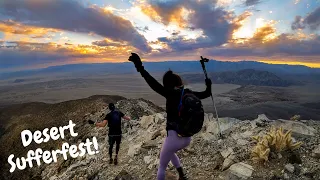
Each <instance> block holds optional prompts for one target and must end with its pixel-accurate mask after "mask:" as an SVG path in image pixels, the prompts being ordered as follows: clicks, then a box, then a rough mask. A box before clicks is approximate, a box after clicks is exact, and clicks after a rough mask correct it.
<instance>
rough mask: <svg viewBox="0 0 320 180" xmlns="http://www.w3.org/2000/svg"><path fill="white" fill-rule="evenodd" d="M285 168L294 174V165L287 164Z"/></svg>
mask: <svg viewBox="0 0 320 180" xmlns="http://www.w3.org/2000/svg"><path fill="white" fill-rule="evenodd" d="M284 168H285V169H286V170H287V171H288V172H290V173H293V172H294V166H293V165H292V164H286V165H285V166H284Z"/></svg>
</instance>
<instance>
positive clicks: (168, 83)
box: [163, 69, 183, 88]
mask: <svg viewBox="0 0 320 180" xmlns="http://www.w3.org/2000/svg"><path fill="white" fill-rule="evenodd" d="M182 85H183V82H182V80H181V77H180V76H179V75H177V74H174V73H173V72H172V71H171V70H170V69H169V70H168V71H167V72H166V73H165V74H164V75H163V86H164V87H165V88H174V87H179V86H182Z"/></svg>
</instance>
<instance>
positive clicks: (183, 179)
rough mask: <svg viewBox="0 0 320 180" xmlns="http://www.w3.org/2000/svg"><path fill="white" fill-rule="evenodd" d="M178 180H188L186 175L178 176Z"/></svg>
mask: <svg viewBox="0 0 320 180" xmlns="http://www.w3.org/2000/svg"><path fill="white" fill-rule="evenodd" d="M179 180H188V177H187V176H186V175H184V176H182V177H181V176H179Z"/></svg>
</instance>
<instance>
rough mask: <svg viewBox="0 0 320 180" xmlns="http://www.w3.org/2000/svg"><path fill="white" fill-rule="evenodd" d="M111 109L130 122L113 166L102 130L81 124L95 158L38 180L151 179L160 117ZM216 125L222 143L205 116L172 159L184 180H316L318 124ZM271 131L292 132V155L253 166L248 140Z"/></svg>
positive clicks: (152, 110)
mask: <svg viewBox="0 0 320 180" xmlns="http://www.w3.org/2000/svg"><path fill="white" fill-rule="evenodd" d="M117 107H118V108H119V109H120V110H121V111H123V112H124V113H125V114H127V115H129V116H131V117H133V120H132V121H130V124H129V122H123V129H124V134H123V141H122V144H121V149H120V155H119V158H120V159H119V161H120V162H119V164H118V165H117V166H114V165H109V163H108V161H109V157H108V144H107V133H108V130H107V129H106V128H96V127H92V126H90V125H89V124H85V123H84V124H83V127H82V130H83V131H84V132H83V133H84V134H85V136H86V137H92V136H95V137H97V138H98V143H99V151H100V153H99V154H97V155H92V156H89V155H85V156H83V157H81V158H80V157H79V158H77V159H68V160H67V161H64V160H63V159H62V160H61V159H60V160H59V162H57V163H53V164H50V165H48V166H47V167H46V168H45V169H43V170H42V172H41V178H42V179H48V180H60V179H75V180H85V179H90V180H100V179H101V180H102V179H126V180H129V179H130V180H131V179H132V180H140V179H141V180H143V179H155V178H156V172H157V166H158V163H159V153H160V149H161V145H162V143H163V141H164V138H165V136H166V131H165V118H166V114H165V113H164V112H160V111H159V110H160V109H159V108H156V106H154V105H152V104H150V103H149V102H147V101H143V100H121V101H119V102H118V103H117ZM136 107H139V108H138V109H137V108H136ZM105 113H107V110H106V108H101V110H100V111H97V112H95V113H88V114H86V116H85V117H84V119H83V122H86V121H87V120H89V119H91V120H96V121H100V120H102V117H103V116H104V114H105ZM219 122H220V125H221V130H222V133H223V137H222V138H219V137H218V129H217V121H216V120H215V118H214V117H213V114H206V116H205V123H204V126H203V129H202V131H201V132H200V133H198V134H197V135H195V136H194V137H192V142H191V144H190V146H189V147H188V148H187V149H184V150H181V151H180V152H179V153H178V156H179V157H180V158H181V161H182V164H183V167H184V168H185V170H186V171H187V173H188V176H189V177H190V179H194V180H202V179H205V180H207V179H230V180H231V179H232V180H234V179H293V180H294V179H306V180H307V179H310V180H311V179H320V163H319V156H320V152H319V151H320V122H319V121H313V120H308V121H305V120H300V121H291V120H269V119H268V118H267V117H266V116H265V115H259V117H258V118H257V119H255V120H254V121H249V120H245V121H240V120H238V119H234V118H219ZM130 125H131V126H132V129H131V128H129V127H130ZM272 125H274V126H276V127H280V126H282V127H283V128H284V129H286V130H288V129H292V132H293V133H292V136H293V138H294V141H302V142H303V145H302V146H301V147H300V149H298V150H297V151H295V152H294V153H288V152H284V153H281V154H280V153H279V154H272V156H271V158H270V159H269V162H266V163H265V164H260V163H255V162H253V161H252V160H251V158H250V154H251V150H252V148H253V146H254V145H255V144H256V143H255V142H254V141H253V140H251V137H252V136H256V135H263V134H266V132H267V131H268V130H269V129H270V127H271V126H272ZM79 142H80V141H79ZM79 142H78V143H79ZM175 174H176V172H175V168H174V167H173V166H172V164H171V163H170V164H169V168H168V170H167V179H177V177H176V175H175Z"/></svg>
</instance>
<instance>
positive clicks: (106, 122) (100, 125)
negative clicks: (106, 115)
mask: <svg viewBox="0 0 320 180" xmlns="http://www.w3.org/2000/svg"><path fill="white" fill-rule="evenodd" d="M107 124H108V121H107V120H103V121H102V122H100V123H98V122H97V123H96V126H97V127H105V126H106V125H107Z"/></svg>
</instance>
